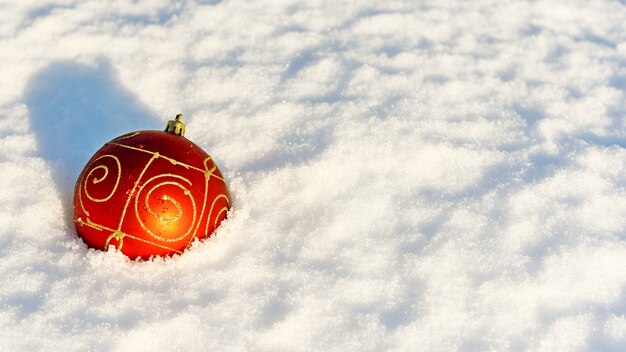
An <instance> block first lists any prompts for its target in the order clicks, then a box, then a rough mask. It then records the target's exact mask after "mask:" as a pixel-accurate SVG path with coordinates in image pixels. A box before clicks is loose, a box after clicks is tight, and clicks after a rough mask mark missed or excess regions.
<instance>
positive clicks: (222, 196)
mask: <svg viewBox="0 0 626 352" xmlns="http://www.w3.org/2000/svg"><path fill="white" fill-rule="evenodd" d="M220 198H224V199H226V204H228V206H230V200H229V199H228V197H226V195H225V194H223V193H222V194H220V195H219V196H217V197H215V199H213V203H211V210H209V216H208V217H207V220H206V226H205V228H204V233H205V235H206V236H208V235H209V220H210V219H211V214H213V207H214V206H215V203H217V201H218V200H219V199H220ZM226 210H228V208H227V209H226ZM222 211H223V208H222V209H220V213H221V212H222ZM218 215H219V214H218ZM213 230H214V231H215V224H214V225H213Z"/></svg>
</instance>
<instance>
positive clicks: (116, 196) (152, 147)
mask: <svg viewBox="0 0 626 352" xmlns="http://www.w3.org/2000/svg"><path fill="white" fill-rule="evenodd" d="M181 120H182V115H180V114H179V115H177V116H176V120H174V121H170V122H169V123H168V124H167V127H166V129H165V131H164V132H162V131H139V132H132V133H128V134H125V135H123V136H120V137H118V138H115V139H114V140H112V141H110V142H108V143H106V144H105V145H104V146H103V147H102V148H100V150H98V151H97V152H96V154H95V155H94V156H93V157H92V158H91V160H89V162H88V163H87V166H85V168H84V169H83V171H82V172H81V174H80V176H79V177H78V180H77V181H76V187H75V188H74V223H75V224H76V231H78V234H79V236H80V237H81V238H82V239H83V241H85V243H86V244H87V245H88V246H89V247H91V248H97V249H102V250H107V249H108V248H109V246H111V245H113V246H115V247H116V248H117V249H118V250H119V251H121V252H122V253H124V254H125V255H127V256H128V257H130V258H131V259H135V258H142V259H148V258H150V257H151V256H155V255H156V256H167V255H172V254H175V253H178V254H180V253H182V252H183V251H184V250H185V249H186V248H187V247H189V246H190V245H191V243H192V241H193V240H194V239H196V238H199V239H203V238H206V237H209V236H210V235H211V234H212V233H213V231H214V230H215V229H216V228H217V227H218V226H219V224H220V222H221V221H222V220H223V219H224V218H225V217H226V214H227V211H228V209H229V208H230V196H229V195H228V191H227V189H226V184H225V183H224V179H223V178H222V174H221V173H220V170H219V169H218V168H217V165H216V164H215V162H214V161H213V159H212V158H211V157H210V156H209V155H208V154H207V153H205V152H204V151H203V150H202V149H201V148H200V147H198V146H197V145H195V144H194V143H192V142H191V141H189V140H188V139H187V138H185V137H184V133H185V125H184V124H183V123H182V121H181Z"/></svg>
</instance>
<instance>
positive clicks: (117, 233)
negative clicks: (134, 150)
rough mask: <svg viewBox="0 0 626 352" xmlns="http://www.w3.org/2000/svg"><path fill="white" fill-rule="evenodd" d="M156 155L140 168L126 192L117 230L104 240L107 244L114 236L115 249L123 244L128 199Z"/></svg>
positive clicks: (157, 154) (157, 155) (119, 248)
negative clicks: (135, 179)
mask: <svg viewBox="0 0 626 352" xmlns="http://www.w3.org/2000/svg"><path fill="white" fill-rule="evenodd" d="M158 157H159V153H154V154H153V155H152V158H150V160H148V162H147V163H146V165H145V166H144V167H143V170H141V173H140V174H139V177H138V178H137V181H135V184H134V185H133V188H132V190H131V191H130V192H129V193H128V198H127V199H126V204H124V208H123V209H122V215H121V216H120V222H119V224H118V225H117V230H116V231H115V232H113V233H112V234H111V235H109V237H108V238H107V240H106V243H107V244H108V243H109V242H110V241H111V239H112V238H116V239H117V240H118V241H119V242H120V243H119V246H118V247H117V250H121V249H122V245H123V242H122V240H123V239H124V236H126V235H127V234H124V233H123V232H122V224H123V223H124V218H125V217H126V211H128V205H129V204H130V200H131V198H132V197H133V195H134V194H135V191H136V190H137V186H138V185H139V182H141V178H142V177H143V175H144V174H145V173H146V170H148V167H149V166H150V164H152V162H153V161H154V160H155V159H157V158H158ZM106 249H107V245H105V246H104V250H105V251H106Z"/></svg>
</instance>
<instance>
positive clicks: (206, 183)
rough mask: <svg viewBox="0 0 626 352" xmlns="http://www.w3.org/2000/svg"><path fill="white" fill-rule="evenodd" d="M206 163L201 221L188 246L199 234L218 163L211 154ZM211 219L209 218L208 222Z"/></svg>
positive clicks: (205, 160)
mask: <svg viewBox="0 0 626 352" xmlns="http://www.w3.org/2000/svg"><path fill="white" fill-rule="evenodd" d="M209 161H211V162H212V164H213V166H212V167H211V168H209V166H208V165H207V163H208V162H209ZM202 164H203V165H204V170H205V171H204V198H203V199H202V210H201V211H200V221H198V225H197V226H196V229H195V230H194V231H193V236H191V238H189V243H187V246H188V247H189V246H190V245H191V242H193V240H194V238H196V237H197V236H198V229H199V228H200V223H201V222H202V219H204V211H205V210H206V203H207V198H208V195H209V180H210V179H211V175H213V171H215V170H216V169H217V164H215V162H213V158H211V156H210V155H209V156H207V157H206V158H205V159H204V162H203V163H202ZM208 221H209V220H208V219H207V222H208Z"/></svg>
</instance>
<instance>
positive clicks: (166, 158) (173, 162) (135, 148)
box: [107, 141, 224, 181]
mask: <svg viewBox="0 0 626 352" xmlns="http://www.w3.org/2000/svg"><path fill="white" fill-rule="evenodd" d="M107 144H111V145H115V146H118V147H122V148H127V149H132V150H136V151H139V152H142V153H147V154H152V155H154V154H159V152H152V151H149V150H145V149H141V148H137V147H133V146H130V145H126V144H121V143H115V142H113V141H111V142H108V143H107ZM159 157H160V158H163V159H165V160H167V161H169V162H170V163H172V164H174V165H181V166H183V167H185V168H187V169H192V170H196V171H200V172H202V173H205V172H206V170H202V169H200V168H198V167H195V166H192V165H189V164H186V163H183V162H182V161H178V160H176V159H173V158H170V157H167V156H165V155H161V154H159ZM211 176H213V177H215V178H217V179H220V180H222V181H224V179H223V178H221V177H219V176H217V175H215V174H213V173H211Z"/></svg>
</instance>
